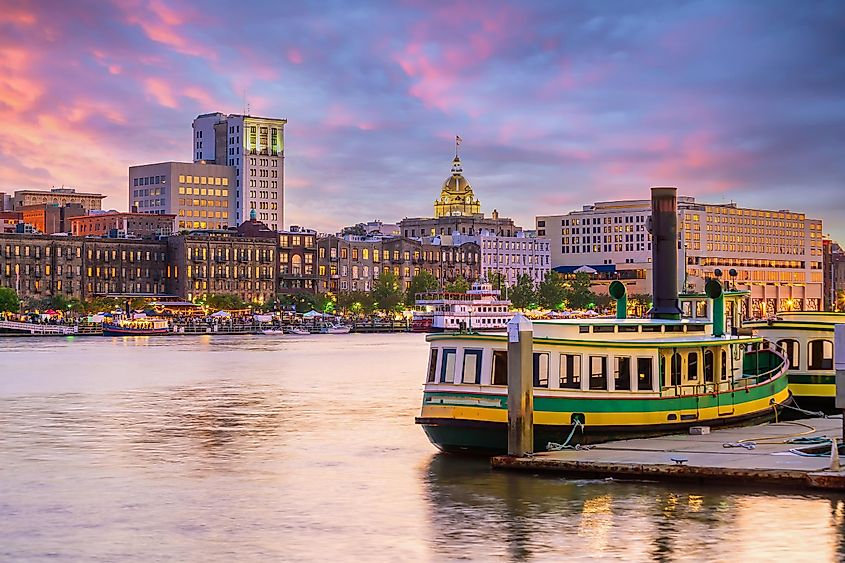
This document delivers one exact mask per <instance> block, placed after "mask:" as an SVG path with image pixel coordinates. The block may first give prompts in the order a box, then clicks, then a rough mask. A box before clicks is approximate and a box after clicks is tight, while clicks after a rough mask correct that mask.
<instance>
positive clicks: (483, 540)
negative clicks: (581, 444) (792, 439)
mask: <svg viewBox="0 0 845 563" xmlns="http://www.w3.org/2000/svg"><path fill="white" fill-rule="evenodd" d="M424 480H425V485H426V489H427V500H428V506H429V515H430V520H431V528H432V530H433V536H432V539H431V541H432V545H433V549H435V551H436V553H437V554H438V556H440V557H443V558H454V557H469V558H476V557H478V555H479V554H481V553H484V554H490V555H494V556H501V557H503V558H506V559H508V560H512V561H529V560H549V559H558V560H564V559H565V560H577V559H594V558H599V559H613V560H617V559H627V560H631V561H646V560H651V561H725V560H742V558H743V557H745V558H746V559H748V560H760V559H761V558H770V557H772V558H777V557H788V558H789V560H790V561H832V560H836V559H840V558H841V556H842V554H843V548H842V541H843V540H842V537H843V527H842V520H843V510H845V507H843V500H842V499H841V498H833V497H825V496H800V495H799V496H796V495H792V494H785V493H784V492H782V491H781V492H776V493H752V494H749V493H748V492H747V491H743V490H729V491H720V490H719V489H718V488H715V487H708V488H701V489H695V488H693V489H692V490H691V489H690V488H689V487H685V488H683V489H675V488H673V487H668V486H665V485H658V484H648V483H624V482H615V481H612V480H607V481H567V480H564V479H558V478H554V477H549V476H542V475H523V474H510V473H499V472H495V471H491V470H489V469H488V467H487V465H486V463H485V462H483V461H472V460H467V459H461V458H457V457H450V456H444V455H437V456H434V457H433V458H432V460H431V462H430V464H429V466H428V467H427V470H426V472H425V475H424ZM814 530H815V533H814ZM808 534H811V535H812V538H813V541H812V542H807V538H808V537H809V536H808ZM798 546H800V550H799V551H800V552H798V553H796V548H797V547H798Z"/></svg>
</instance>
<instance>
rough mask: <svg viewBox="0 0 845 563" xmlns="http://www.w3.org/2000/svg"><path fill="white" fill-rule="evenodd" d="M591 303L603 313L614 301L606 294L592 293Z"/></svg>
mask: <svg viewBox="0 0 845 563" xmlns="http://www.w3.org/2000/svg"><path fill="white" fill-rule="evenodd" d="M591 302H592V303H593V304H594V305H595V306H596V309H599V310H601V311H604V310H607V308H608V307H610V305H611V303H613V302H614V299H613V298H612V297H611V296H610V295H609V294H607V293H593V295H592V301H591Z"/></svg>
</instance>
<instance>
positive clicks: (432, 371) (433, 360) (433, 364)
mask: <svg viewBox="0 0 845 563" xmlns="http://www.w3.org/2000/svg"><path fill="white" fill-rule="evenodd" d="M435 377H437V348H432V349H431V357H429V359H428V376H427V377H426V379H425V380H426V381H427V382H428V383H434V379H435Z"/></svg>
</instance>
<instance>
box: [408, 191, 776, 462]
mask: <svg viewBox="0 0 845 563" xmlns="http://www.w3.org/2000/svg"><path fill="white" fill-rule="evenodd" d="M651 222H652V228H651V230H652V235H653V236H652V253H653V258H652V261H653V263H654V272H655V274H654V276H653V283H654V307H653V309H652V311H651V318H649V319H626V318H617V319H593V320H562V321H535V322H534V342H533V379H534V390H533V394H534V437H535V444H534V448H535V450H534V451H544V450H546V445H547V443H549V442H554V443H565V442H569V443H570V445H572V444H577V443H581V444H583V443H590V442H599V441H606V440H611V439H617V438H623V437H637V436H648V435H658V434H670V433H675V432H683V431H685V430H687V429H688V428H689V427H690V426H694V425H695V426H699V425H707V426H724V425H737V424H743V423H751V422H756V421H765V420H771V419H773V418H774V417H775V416H777V409H778V407H779V406H780V405H782V404H784V403H787V402H789V401H790V393H789V390H788V387H787V377H786V370H787V367H788V362H787V360H786V358H785V356H784V354H783V353H782V352H781V350H780V349H779V348H778V347H777V346H776V345H774V344H771V343H769V342H768V341H765V340H764V339H763V338H761V337H756V336H751V335H737V336H733V335H729V334H726V331H725V326H724V325H725V318H724V314H722V315H721V316H718V315H714V316H713V320H708V319H702V320H689V319H684V320H682V319H681V310H680V308H679V299H678V282H677V279H678V276H677V267H678V266H677V194H676V189H675V188H653V189H652V218H651ZM613 285H614V287H613V288H612V290H611V293H612V294H613V296H614V297H616V298H617V299H618V302H617V311H618V315H617V316H618V317H624V316H625V305H624V298H625V296H624V293H625V291H624V286H623V285H622V284H621V283H618V282H616V283H615V284H613ZM707 294H708V296H709V298H710V299H712V301H713V303H714V309H721V310H722V311H723V310H724V305H723V302H722V301H721V300H723V299H724V295H723V293H722V288H721V285H720V284H719V282H717V281H716V280H711V282H709V283H708V287H707ZM720 305H721V307H720ZM427 340H428V341H429V342H430V343H431V351H430V355H429V360H428V369H427V376H426V383H425V389H424V395H423V404H422V409H421V412H420V416H419V417H417V419H416V422H417V423H418V424H420V425H421V426H422V427H423V429H424V430H425V432H426V434H427V436H428V438H429V439H430V440H431V442H432V443H433V444H434V445H436V446H437V447H438V448H440V449H441V450H444V451H449V452H485V453H495V452H502V451H505V450H506V449H507V416H508V413H507V395H508V388H507V379H508V359H507V337H506V335H505V334H483V335H482V334H476V333H469V332H463V333H451V334H434V335H429V336H428V337H427ZM570 440H571V441H570Z"/></svg>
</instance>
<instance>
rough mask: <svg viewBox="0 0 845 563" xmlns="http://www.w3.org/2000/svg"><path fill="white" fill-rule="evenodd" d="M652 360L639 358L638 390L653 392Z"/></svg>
mask: <svg viewBox="0 0 845 563" xmlns="http://www.w3.org/2000/svg"><path fill="white" fill-rule="evenodd" d="M652 364H653V362H652V360H651V358H637V389H638V390H640V391H651V390H652V382H651V377H652V375H651V370H652Z"/></svg>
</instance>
